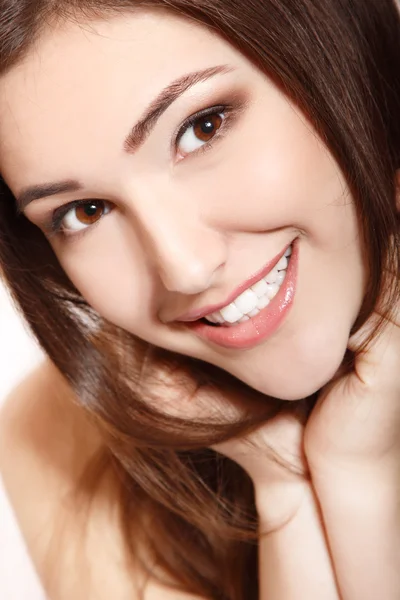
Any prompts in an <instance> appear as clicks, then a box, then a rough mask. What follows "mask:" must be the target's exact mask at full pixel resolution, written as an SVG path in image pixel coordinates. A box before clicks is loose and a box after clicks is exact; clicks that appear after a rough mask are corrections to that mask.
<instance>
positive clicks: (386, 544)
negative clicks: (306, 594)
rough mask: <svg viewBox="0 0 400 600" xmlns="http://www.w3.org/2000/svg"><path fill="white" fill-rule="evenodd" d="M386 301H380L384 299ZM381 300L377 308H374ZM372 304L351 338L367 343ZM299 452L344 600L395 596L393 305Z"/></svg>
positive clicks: (398, 338)
mask: <svg viewBox="0 0 400 600" xmlns="http://www.w3.org/2000/svg"><path fill="white" fill-rule="evenodd" d="M384 300H385V301H386V299H384ZM381 305H382V303H381V304H380V306H381ZM380 306H378V308H377V310H376V312H375V313H374V314H373V315H372V316H371V318H370V319H369V321H368V322H367V323H366V324H365V326H364V327H363V328H362V329H361V330H360V332H358V333H357V335H356V336H354V337H353V338H351V339H350V343H349V349H350V350H353V351H354V350H355V349H356V347H357V345H358V344H359V343H362V342H364V341H365V340H366V339H368V337H369V335H370V333H371V331H372V330H373V329H374V327H375V325H376V323H378V322H379V321H380V320H381V319H382V316H381V315H382V314H384V313H382V311H381V308H380ZM304 443H305V453H306V456H307V460H308V464H309V467H310V472H311V478H312V482H313V486H314V489H315V491H316V494H317V497H318V500H319V503H320V506H321V511H322V516H323V519H324V524H325V530H326V533H327V539H328V543H329V547H330V550H331V555H332V560H333V565H334V569H335V573H336V577H337V581H338V585H339V589H340V593H341V598H343V600H358V599H359V598H363V600H376V598H385V600H397V598H400V306H399V302H398V303H397V306H395V307H394V309H393V310H392V311H391V315H390V317H389V318H385V319H384V321H383V323H382V329H381V330H380V332H379V333H378V335H377V336H376V337H375V338H374V339H373V341H372V342H371V343H370V344H369V346H367V347H366V349H365V350H364V351H363V352H361V353H359V354H358V355H357V356H356V358H355V365H354V370H353V371H352V372H351V373H350V374H348V375H346V376H344V377H341V378H339V379H337V380H336V381H334V382H332V383H331V384H329V385H328V386H327V387H326V388H325V389H324V390H323V392H322V393H321V395H320V398H319V400H318V403H317V405H316V406H315V408H314V410H313V412H312V413H311V416H310V419H309V421H308V423H307V426H306V428H305V438H304Z"/></svg>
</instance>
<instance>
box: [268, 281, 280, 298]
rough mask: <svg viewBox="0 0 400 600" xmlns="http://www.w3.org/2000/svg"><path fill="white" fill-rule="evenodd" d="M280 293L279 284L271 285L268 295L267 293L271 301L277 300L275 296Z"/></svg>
mask: <svg viewBox="0 0 400 600" xmlns="http://www.w3.org/2000/svg"><path fill="white" fill-rule="evenodd" d="M278 291H279V285H278V284H277V283H271V284H270V285H269V286H268V293H267V295H268V298H269V299H270V300H272V298H275V296H276V295H277V293H278Z"/></svg>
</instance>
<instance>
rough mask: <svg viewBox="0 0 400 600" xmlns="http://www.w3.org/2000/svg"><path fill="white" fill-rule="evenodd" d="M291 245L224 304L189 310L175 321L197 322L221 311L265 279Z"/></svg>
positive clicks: (244, 283)
mask: <svg viewBox="0 0 400 600" xmlns="http://www.w3.org/2000/svg"><path fill="white" fill-rule="evenodd" d="M291 244H292V242H291V243H290V244H288V245H287V246H286V247H285V248H284V250H282V251H281V252H280V253H279V254H278V255H277V256H275V258H273V259H272V260H270V261H269V262H268V263H267V264H266V265H264V266H263V267H262V268H261V269H260V270H259V271H257V273H254V275H252V276H251V277H249V278H248V279H246V281H243V283H241V284H240V285H239V286H238V287H237V288H235V289H234V290H233V292H232V293H231V294H229V296H228V298H226V300H224V302H220V303H219V304H209V305H208V306H203V308H197V309H194V310H191V311H189V312H186V313H184V314H183V315H180V316H179V317H177V319H176V321H183V322H190V321H198V320H199V319H202V318H203V317H205V316H206V315H211V314H212V313H214V312H217V311H219V310H221V308H224V306H228V304H230V303H231V302H233V301H234V300H235V299H236V298H237V297H238V296H240V294H241V293H242V292H244V291H245V290H247V288H249V287H251V286H252V285H254V284H255V283H257V281H259V280H260V279H262V278H263V277H265V276H266V275H267V274H268V273H269V272H270V271H272V269H273V268H274V267H275V265H277V264H278V262H279V261H280V259H281V258H282V256H283V255H284V254H285V252H286V250H287V249H288V248H289V247H290V246H291Z"/></svg>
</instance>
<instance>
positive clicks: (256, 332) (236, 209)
mask: <svg viewBox="0 0 400 600" xmlns="http://www.w3.org/2000/svg"><path fill="white" fill-rule="evenodd" d="M171 84H172V86H171ZM166 88H168V89H167V90H166ZM160 94H161V95H160ZM156 98H157V100H155V99H156ZM199 113H200V114H199ZM193 115H194V117H193ZM143 117H147V118H146V120H145V121H144V122H142V123H141V124H139V125H138V126H136V125H137V123H138V121H139V120H141V119H143ZM188 118H190V119H189V121H188ZM0 171H1V173H2V175H3V176H4V179H5V181H6V182H7V184H8V185H9V187H10V189H11V190H12V192H13V193H14V195H15V196H16V197H19V199H20V201H21V202H23V203H24V205H25V208H24V212H25V214H26V216H27V218H28V219H30V220H31V221H32V222H33V223H34V224H35V225H37V226H39V227H40V228H41V229H42V230H43V232H44V234H45V235H48V236H49V239H50V241H51V244H52V246H53V248H54V250H55V252H56V254H57V256H58V258H59V261H60V263H61V265H62V266H63V268H64V269H65V271H66V272H67V274H68V275H69V277H70V279H71V280H72V281H73V283H74V284H75V285H76V287H77V288H78V289H79V290H80V292H81V293H82V295H83V296H84V297H85V298H86V300H87V301H88V302H89V304H91V305H92V306H93V307H94V308H95V309H96V310H97V311H98V312H99V313H100V314H101V315H103V316H104V317H106V318H107V319H108V320H110V321H111V322H113V323H115V324H117V325H118V326H120V327H122V328H124V329H125V330H127V331H129V332H131V333H133V334H135V335H136V336H138V337H140V338H142V339H144V340H146V341H148V342H150V343H152V344H155V345H157V346H160V347H163V348H166V349H169V350H173V351H175V352H179V353H182V354H186V355H189V356H193V357H196V358H200V359H202V360H204V361H206V362H209V363H212V364H214V365H217V366H219V367H221V368H223V369H225V370H226V371H229V372H230V373H232V374H233V375H235V376H236V377H238V378H239V379H241V380H243V381H245V382H246V383H248V384H249V385H250V386H252V387H254V388H255V389H257V390H259V391H261V392H264V393H266V394H271V395H273V396H276V397H278V398H283V399H298V398H301V397H304V396H306V395H308V394H310V393H312V392H314V391H316V390H317V389H319V388H320V387H321V386H322V385H324V384H325V383H326V382H327V381H328V380H329V379H330V378H331V377H332V376H333V375H334V373H335V371H336V370H337V368H338V366H339V365H340V362H341V360H342V357H343V354H344V352H345V349H346V346H347V341H348V337H349V332H350V329H351V326H352V324H353V322H354V320H355V318H356V316H357V313H358V311H359V308H360V305H361V301H362V296H363V288H364V277H365V276H364V267H363V262H362V249H361V245H360V240H359V232H358V225H357V218H356V213H355V208H354V205H353V202H352V199H351V196H350V193H349V190H348V187H347V184H346V181H345V179H344V177H343V175H342V174H341V172H340V170H339V168H338V165H337V164H336V162H335V161H334V160H333V158H332V156H331V155H330V153H329V151H328V150H327V149H326V147H325V146H324V145H323V144H322V142H321V141H320V140H319V138H318V137H317V135H316V133H315V131H313V128H312V126H311V125H310V123H309V122H307V120H306V119H305V117H304V116H303V115H302V114H301V112H300V111H299V110H298V109H297V108H296V106H295V105H294V104H292V103H291V102H290V100H289V99H288V98H287V97H285V96H284V95H283V94H282V92H280V91H279V90H278V89H277V87H276V86H275V85H274V84H273V82H272V81H271V80H270V79H269V78H268V77H267V76H266V75H265V74H263V73H261V72H260V71H258V70H257V69H256V68H255V67H254V66H253V65H252V64H251V63H250V62H249V61H248V60H247V59H246V58H245V57H244V56H243V55H242V54H240V53H239V52H238V51H237V50H236V49H234V48H233V47H231V46H230V45H229V44H228V43H227V42H226V41H224V40H222V39H220V38H219V37H218V36H216V35H215V34H212V33H210V32H209V31H208V30H207V29H205V28H203V27H201V26H200V25H198V24H193V23H190V22H188V21H186V20H184V19H180V18H178V17H175V16H167V15H166V14H165V13H161V14H160V13H157V14H156V13H151V12H149V13H138V14H135V15H125V16H124V17H121V18H116V19H112V20H110V21H108V22H98V23H97V22H96V23H91V24H90V26H89V25H87V26H83V25H82V26H81V27H79V26H77V25H75V24H74V25H73V24H65V25H64V26H63V28H62V29H59V30H57V31H56V30H52V31H51V32H49V33H48V34H47V36H44V37H42V39H41V40H40V41H39V43H38V44H37V46H36V47H35V50H34V51H32V52H31V53H30V54H29V55H28V56H27V57H26V59H25V60H24V62H23V63H22V64H20V65H19V66H18V67H15V68H14V69H13V70H11V71H10V72H9V73H7V74H6V75H5V76H3V78H2V81H1V91H0ZM39 186H40V187H42V186H44V189H39ZM28 188H29V189H28ZM45 188H47V189H45ZM46 194H47V195H46ZM45 195H46V196H45ZM38 196H40V198H38ZM34 198H36V199H34ZM77 200H80V201H82V200H84V201H85V204H84V205H78V206H76V205H75V206H74V205H72V206H71V204H70V203H71V202H75V201H77ZM29 201H31V202H30V203H29V204H27V203H28V202H29ZM52 220H53V224H54V225H56V226H58V227H61V230H59V231H58V232H57V233H55V232H51V231H50V228H51V223H52ZM286 250H288V252H287V254H289V253H290V251H291V250H292V256H291V258H290V260H289V265H288V267H287V269H285V259H284V260H283V262H282V261H281V263H280V268H281V269H282V268H283V271H281V274H280V275H277V274H276V269H275V270H273V267H274V265H275V263H276V262H277V261H278V259H280V257H281V256H282V255H283V254H284V252H285V251H286ZM271 270H272V274H271ZM261 279H263V280H264V283H262V282H261V283H259V282H260V281H261ZM250 285H251V286H252V287H253V290H254V292H255V296H254V294H253V292H248V291H247V288H248V287H249V286H250ZM254 286H255V287H254ZM278 289H279V291H278ZM243 292H244V295H243ZM240 294H242V298H241V299H240V301H238V302H235V304H234V306H233V305H232V306H230V307H229V308H228V309H223V310H222V312H220V313H217V314H214V318H213V317H211V319H212V320H214V321H215V320H216V319H219V320H220V321H221V317H223V318H225V319H228V320H230V321H233V324H232V325H231V326H230V327H228V325H227V324H226V323H225V324H221V325H212V324H211V323H210V324H209V325H205V324H204V322H200V323H199V322H197V323H194V324H193V323H183V322H181V321H178V319H181V318H182V317H183V316H184V315H186V316H187V313H193V311H194V313H195V314H194V315H193V314H192V315H190V314H189V318H190V317H192V318H194V317H196V316H203V315H204V314H205V313H206V314H207V315H209V314H210V313H211V312H214V313H215V312H216V311H217V309H219V308H221V307H223V306H224V305H226V304H230V303H231V302H233V301H234V300H235V298H236V297H237V296H239V295H240ZM254 297H256V298H257V300H256V302H258V304H257V306H256V309H255V312H253V313H251V314H252V315H253V316H250V317H248V319H246V317H245V318H244V319H242V317H243V315H245V312H246V311H247V312H248V306H253V305H254ZM246 299H247V300H246ZM260 299H261V300H260ZM246 301H247V302H248V304H246ZM252 302H253V305H252ZM243 303H244V304H243ZM238 307H239V311H238V312H235V309H236V308H238ZM260 308H262V310H261V312H259V311H260ZM203 309H204V310H203ZM253 310H254V306H253ZM239 319H240V320H242V323H237V320H239Z"/></svg>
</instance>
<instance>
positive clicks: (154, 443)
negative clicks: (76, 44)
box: [0, 0, 400, 600]
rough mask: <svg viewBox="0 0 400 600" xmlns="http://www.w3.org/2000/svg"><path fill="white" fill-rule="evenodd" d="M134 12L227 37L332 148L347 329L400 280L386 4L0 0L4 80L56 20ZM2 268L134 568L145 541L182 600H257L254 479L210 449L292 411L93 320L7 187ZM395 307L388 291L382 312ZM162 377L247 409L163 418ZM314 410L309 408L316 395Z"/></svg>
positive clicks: (397, 45)
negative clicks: (230, 414)
mask: <svg viewBox="0 0 400 600" xmlns="http://www.w3.org/2000/svg"><path fill="white" fill-rule="evenodd" d="M143 7H144V8H146V9H149V8H151V9H155V10H157V9H163V10H165V9H167V10H169V11H172V12H173V13H175V14H179V15H182V16H185V17H187V18H189V19H192V20H194V21H196V22H198V23H201V24H204V25H205V26H206V27H209V28H211V29H212V31H213V32H215V35H220V36H222V37H223V38H224V39H226V40H227V41H228V42H229V43H230V44H232V45H233V46H235V47H236V48H237V49H238V50H239V51H240V52H242V53H243V54H244V55H246V56H247V57H248V58H249V59H250V60H251V61H252V63H253V64H254V65H256V66H257V67H258V68H259V69H260V70H262V71H263V72H265V73H266V74H268V75H269V76H270V77H272V78H273V79H274V81H275V82H276V83H277V85H279V86H280V88H281V89H282V90H283V91H284V93H285V94H286V95H287V96H288V97H289V98H290V99H291V100H292V101H293V102H295V103H296V105H297V106H298V107H299V108H300V109H301V110H302V111H303V113H304V114H305V115H306V117H307V118H308V119H309V121H310V122H311V123H312V125H313V126H314V128H315V129H316V131H317V133H318V134H319V136H320V137H321V139H322V140H323V142H324V143H325V144H326V146H327V147H328V148H329V150H330V152H331V153H332V155H333V156H334V158H335V159H336V161H337V163H338V165H339V167H340V168H341V170H342V172H343V174H344V176H345V178H346V181H347V183H348V185H349V188H350V189H351V192H352V195H353V199H354V203H355V207H356V210H357V214H358V220H359V227H360V232H361V234H362V242H363V245H364V251H365V257H366V263H367V269H368V277H367V281H368V283H367V286H366V290H365V297H364V300H363V304H362V307H361V310H360V313H359V315H358V318H357V320H356V323H355V324H354V328H353V331H356V330H357V329H358V328H359V327H360V326H361V325H362V324H363V323H364V322H365V321H366V319H367V318H368V317H369V315H370V314H371V312H372V310H373V308H374V306H375V304H376V301H377V299H378V298H379V296H380V295H381V293H382V290H383V288H384V286H385V275H384V274H385V268H387V266H388V265H389V266H390V265H391V266H392V269H394V270H395V272H397V273H399V266H398V265H399V246H400V244H399V217H398V213H397V211H396V204H395V172H396V169H398V168H399V167H400V118H399V115H400V77H399V73H400V20H399V14H398V10H397V7H396V4H395V0H379V2H377V1H376V0H351V1H350V0H335V1H334V2H333V1H332V0H262V1H261V0H246V1H244V0H243V1H239V0H144V1H141V0H131V1H128V0H104V1H101V0H99V1H96V0H75V1H74V0H70V1H68V0H35V1H33V0H0V15H1V17H0V75H1V74H4V73H6V72H7V71H8V70H9V69H11V68H13V67H14V66H15V65H17V64H18V62H19V61H21V60H23V58H24V57H25V56H26V54H27V53H29V51H30V49H31V47H32V45H33V44H34V43H35V42H36V41H37V40H38V39H39V38H40V35H41V33H42V31H43V30H45V29H46V28H48V27H51V26H52V24H56V23H59V22H63V21H67V20H75V21H77V22H80V21H85V20H88V19H99V18H109V17H112V16H113V15H121V12H123V11H127V12H131V11H136V10H140V9H141V8H143ZM0 266H1V268H2V270H3V273H4V278H5V281H6V283H7V285H8V287H9V289H10V291H11V293H12V295H13V298H14V300H15V302H16V305H17V306H18V307H19V309H20V311H21V314H22V315H23V317H24V318H25V319H26V321H27V323H28V324H29V327H30V328H31V330H32V332H33V334H34V335H35V337H36V338H37V340H38V341H39V343H40V345H41V347H42V348H43V350H44V351H45V353H46V354H47V355H48V356H49V357H50V359H51V360H52V362H53V363H54V364H55V365H56V367H57V368H58V369H59V371H60V372H61V374H62V375H63V376H64V377H65V379H66V380H67V382H68V383H69V385H70V386H71V388H72V390H73V392H74V395H75V397H76V400H77V402H78V403H79V405H80V406H81V407H82V410H84V411H85V412H86V413H87V414H88V415H89V416H90V418H91V419H92V420H93V422H94V423H95V425H96V427H97V428H98V430H99V431H100V432H101V434H102V436H103V439H104V448H105V452H106V455H107V457H108V460H109V462H110V464H111V465H112V468H113V469H115V471H118V473H119V476H120V481H121V507H122V517H123V528H124V533H125V539H126V543H127V546H128V548H129V549H130V552H131V554H132V556H135V551H136V546H135V540H136V539H139V538H143V540H144V542H145V543H146V546H147V549H148V551H149V556H151V557H152V560H153V562H154V563H156V564H157V565H158V566H160V567H161V568H162V570H163V571H164V572H165V573H166V574H167V575H168V576H169V578H170V580H171V581H173V582H175V585H176V587H177V588H179V589H182V590H185V591H187V592H190V593H193V594H198V595H200V596H203V597H206V598H210V599H213V600H217V599H218V600H222V599H224V600H225V599H226V600H250V599H254V600H255V599H256V598H257V597H258V588H257V515H256V510H255V504H254V491H253V487H252V483H251V481H250V479H249V477H248V476H247V475H246V473H245V472H244V471H243V470H242V469H241V468H240V467H239V466H238V465H237V464H236V463H234V462H233V461H230V460H228V459H226V458H223V457H221V456H220V455H218V454H217V453H215V452H213V451H212V450H210V449H209V447H210V446H211V445H214V444H217V443H218V442H221V441H224V440H226V439H228V438H230V437H233V436H237V435H244V434H245V433H247V432H249V431H250V430H252V429H254V428H255V427H257V426H259V425H260V424H261V423H263V422H265V421H266V420H267V419H269V418H271V417H273V416H274V415H276V414H277V413H278V412H279V411H282V410H290V407H291V406H292V405H291V404H290V403H288V402H284V401H281V400H278V399H274V398H268V399H266V398H265V397H263V398H262V402H261V401H260V402H258V397H257V394H256V393H255V392H254V391H253V390H251V389H250V388H248V387H247V386H245V385H244V384H243V383H241V382H240V381H238V380H236V379H235V378H233V377H232V376H230V375H228V374H227V373H225V372H223V371H222V370H220V369H217V368H215V367H212V366H210V365H207V364H204V363H202V362H201V361H197V360H194V359H189V358H187V357H183V356H179V355H176V354H174V353H171V352H167V351H164V350H160V349H158V348H155V347H152V346H150V345H149V344H147V343H145V342H143V341H140V340H138V339H137V338H136V337H135V336H133V335H131V334H129V333H128V332H126V331H124V330H122V329H120V328H118V327H116V326H114V325H112V324H111V323H109V322H107V321H106V320H104V319H102V318H101V316H100V315H98V314H96V312H95V311H94V310H92V309H91V307H90V306H89V305H88V303H87V302H86V301H85V299H84V298H83V297H82V296H81V295H80V293H79V291H78V290H77V289H76V288H75V286H74V285H73V284H72V282H71V281H70V280H69V278H68V277H67V275H66V274H65V272H64V271H63V269H62V268H61V266H60V264H59V262H58V260H57V257H56V256H55V254H54V252H53V250H52V248H51V246H50V244H49V243H48V241H47V240H46V238H45V236H44V235H43V234H42V232H41V231H40V230H39V229H38V228H37V227H35V226H34V225H33V224H32V223H30V222H29V221H28V220H27V219H26V218H25V217H24V216H23V215H18V214H17V211H16V207H15V199H14V198H13V195H12V193H11V191H10V190H9V188H8V187H7V185H6V183H5V182H4V180H2V179H0ZM399 275H400V273H399ZM399 279H400V277H399ZM398 296H399V289H398V288H396V289H395V288H393V289H392V300H394V299H395V298H397V297H398ZM144 373H146V375H144ZM166 381H173V382H174V386H173V392H174V393H175V394H177V395H180V396H181V397H182V398H186V397H188V396H194V395H198V393H199V391H201V390H206V392H207V393H209V394H213V393H218V392H219V391H221V390H223V391H226V392H227V393H228V394H229V393H230V390H232V392H234V393H236V394H237V393H241V392H242V393H243V394H246V396H247V397H249V398H253V399H254V403H253V404H252V409H251V410H250V409H249V410H248V411H247V412H244V411H243V412H242V414H240V416H239V417H238V419H237V420H235V421H234V422H232V421H230V422H229V423H226V422H224V421H223V419H222V418H221V419H220V420H217V419H215V420H214V421H210V419H203V420H201V419H198V420H193V419H190V420H188V419H185V418H183V417H178V416H172V415H167V414H164V413H162V412H160V411H159V410H158V409H157V406H161V405H162V402H157V398H162V396H163V394H165V393H166V385H167V384H166ZM309 401H310V405H312V402H313V398H310V399H309ZM256 405H257V407H258V409H257V410H254V406H256ZM82 485H84V483H82ZM143 515H146V522H148V519H150V520H151V524H152V528H151V531H152V535H151V536H150V535H146V533H147V530H146V527H143V526H142V527H141V524H142V523H143V522H144V521H143ZM138 532H140V535H139V534H138ZM154 532H156V535H155V537H154V539H153V535H154ZM144 566H145V567H146V565H144Z"/></svg>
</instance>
